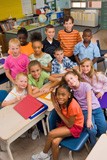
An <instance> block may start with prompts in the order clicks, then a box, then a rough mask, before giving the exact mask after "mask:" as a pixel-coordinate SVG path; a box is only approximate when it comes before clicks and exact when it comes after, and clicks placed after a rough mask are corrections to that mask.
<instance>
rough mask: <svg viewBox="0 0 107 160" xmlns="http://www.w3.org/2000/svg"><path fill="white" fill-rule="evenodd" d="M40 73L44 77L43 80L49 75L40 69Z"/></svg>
mask: <svg viewBox="0 0 107 160" xmlns="http://www.w3.org/2000/svg"><path fill="white" fill-rule="evenodd" d="M41 74H42V77H43V78H44V80H45V79H48V78H49V76H50V75H49V73H47V72H45V71H42V72H41Z"/></svg>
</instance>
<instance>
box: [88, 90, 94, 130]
mask: <svg viewBox="0 0 107 160" xmlns="http://www.w3.org/2000/svg"><path fill="white" fill-rule="evenodd" d="M91 96H92V92H91V91H88V92H87V106H88V109H87V111H88V115H87V128H90V129H91V128H92V127H93V124H92V105H91V103H92V100H91Z"/></svg>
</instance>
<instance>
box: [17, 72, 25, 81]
mask: <svg viewBox="0 0 107 160" xmlns="http://www.w3.org/2000/svg"><path fill="white" fill-rule="evenodd" d="M21 76H23V77H26V78H27V74H26V73H24V72H21V73H18V74H17V75H16V77H15V80H16V81H17V80H18V79H19V78H20V77H21Z"/></svg>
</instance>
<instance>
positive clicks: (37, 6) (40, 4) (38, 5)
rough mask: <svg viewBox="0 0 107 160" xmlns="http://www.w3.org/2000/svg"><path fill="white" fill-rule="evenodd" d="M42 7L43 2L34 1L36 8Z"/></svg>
mask: <svg viewBox="0 0 107 160" xmlns="http://www.w3.org/2000/svg"><path fill="white" fill-rule="evenodd" d="M43 7H44V0H36V8H37V9H40V8H43Z"/></svg>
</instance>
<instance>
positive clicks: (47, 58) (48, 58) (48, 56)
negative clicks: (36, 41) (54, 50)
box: [46, 53, 52, 63]
mask: <svg viewBox="0 0 107 160" xmlns="http://www.w3.org/2000/svg"><path fill="white" fill-rule="evenodd" d="M46 60H47V63H50V62H51V61H52V57H51V56H50V55H49V54H47V53H46Z"/></svg>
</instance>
